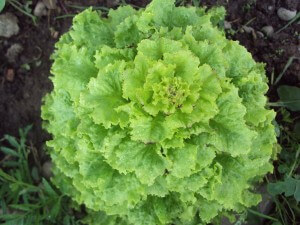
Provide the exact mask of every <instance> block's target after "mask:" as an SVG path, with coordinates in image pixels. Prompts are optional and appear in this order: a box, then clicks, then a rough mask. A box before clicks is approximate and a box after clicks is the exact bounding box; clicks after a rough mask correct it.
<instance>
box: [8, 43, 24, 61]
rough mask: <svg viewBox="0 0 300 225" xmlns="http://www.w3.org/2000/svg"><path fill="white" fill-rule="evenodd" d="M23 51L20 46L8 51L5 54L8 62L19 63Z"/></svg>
mask: <svg viewBox="0 0 300 225" xmlns="http://www.w3.org/2000/svg"><path fill="white" fill-rule="evenodd" d="M22 51H23V47H22V45H20V44H13V45H12V46H10V48H9V49H7V52H6V54H5V56H6V58H7V60H8V62H10V63H15V62H16V61H17V58H18V55H19V54H20V53H21V52H22Z"/></svg>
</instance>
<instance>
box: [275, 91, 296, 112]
mask: <svg viewBox="0 0 300 225" xmlns="http://www.w3.org/2000/svg"><path fill="white" fill-rule="evenodd" d="M277 92H278V95H279V98H280V101H281V103H282V104H283V106H285V107H286V108H288V109H289V110H291V111H300V88H298V87H293V86H287V85H282V86H280V87H279V88H278V89H277Z"/></svg>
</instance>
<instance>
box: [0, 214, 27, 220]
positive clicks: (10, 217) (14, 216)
mask: <svg viewBox="0 0 300 225" xmlns="http://www.w3.org/2000/svg"><path fill="white" fill-rule="evenodd" d="M22 216H23V215H22V214H2V215H1V214H0V219H2V220H13V219H17V218H21V217H22Z"/></svg>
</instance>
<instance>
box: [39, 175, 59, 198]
mask: <svg viewBox="0 0 300 225" xmlns="http://www.w3.org/2000/svg"><path fill="white" fill-rule="evenodd" d="M42 182H43V185H44V188H45V191H46V193H47V194H48V195H50V196H57V193H56V192H55V191H54V190H53V188H52V187H51V185H50V184H49V183H48V181H47V180H46V179H45V178H43V180H42Z"/></svg>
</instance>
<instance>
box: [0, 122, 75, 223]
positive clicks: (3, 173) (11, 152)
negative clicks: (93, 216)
mask: <svg viewBox="0 0 300 225" xmlns="http://www.w3.org/2000/svg"><path fill="white" fill-rule="evenodd" d="M30 128H31V127H30V126H28V127H26V128H25V129H20V130H19V136H20V138H19V139H17V138H15V137H12V136H9V135H5V136H4V138H2V139H1V140H0V150H1V153H3V154H0V223H1V224H3V225H16V224H23V225H32V224H37V225H39V224H41V225H47V224H63V225H79V224H81V222H80V220H79V219H78V218H76V217H77V215H78V213H76V211H75V210H74V209H72V208H73V207H76V208H77V209H78V206H76V205H75V204H74V203H73V202H71V200H70V199H69V198H68V197H67V196H65V195H62V194H61V193H60V192H59V191H58V190H57V189H56V188H55V187H54V186H53V185H52V184H51V182H50V181H48V180H46V179H45V178H43V177H42V176H41V175H40V174H41V173H40V172H39V170H38V169H37V166H34V165H32V164H31V163H29V162H30V160H29V159H28V157H29V156H31V155H30V154H31V149H30V147H28V146H27V145H26V136H27V133H28V131H29V130H30ZM75 215H76V216H75Z"/></svg>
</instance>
